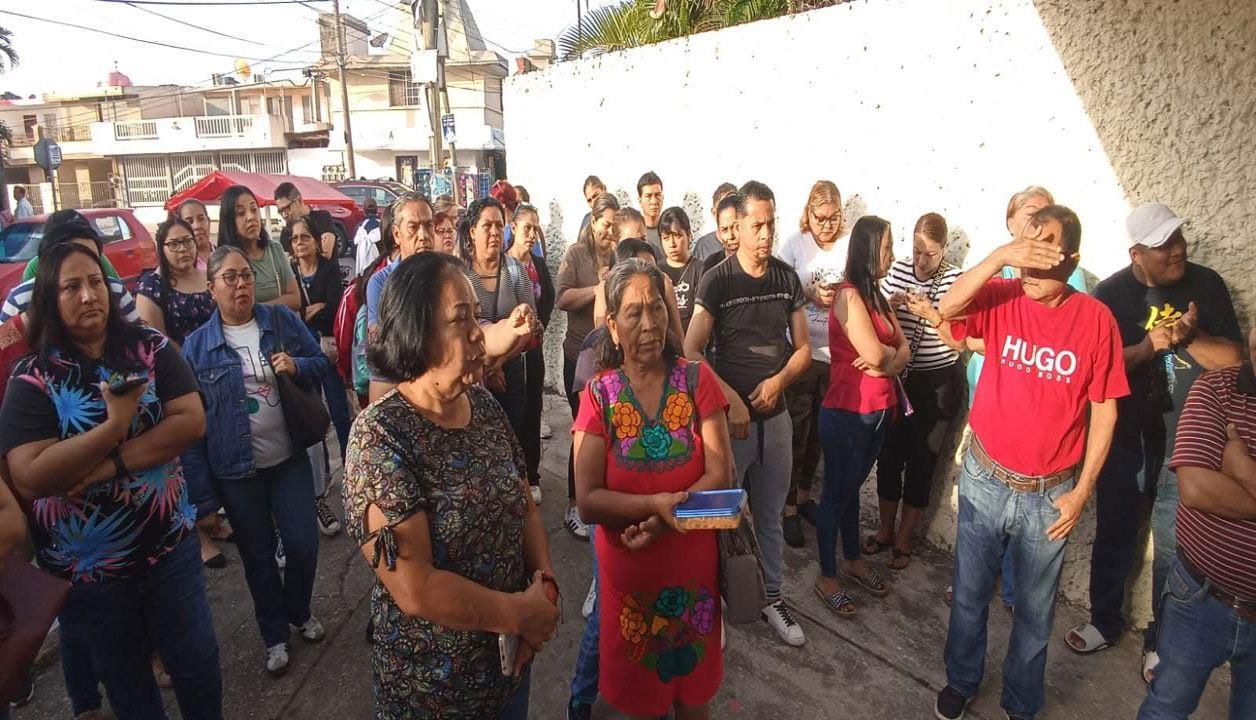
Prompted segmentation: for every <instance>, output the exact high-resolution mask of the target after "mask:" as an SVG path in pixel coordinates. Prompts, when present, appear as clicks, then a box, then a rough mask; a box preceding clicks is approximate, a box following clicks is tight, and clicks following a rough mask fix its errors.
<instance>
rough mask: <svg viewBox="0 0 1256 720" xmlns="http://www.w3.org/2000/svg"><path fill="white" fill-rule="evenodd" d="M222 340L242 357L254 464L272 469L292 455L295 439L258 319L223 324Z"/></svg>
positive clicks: (241, 366)
mask: <svg viewBox="0 0 1256 720" xmlns="http://www.w3.org/2000/svg"><path fill="white" fill-rule="evenodd" d="M222 336H223V339H225V340H226V341H227V345H228V346H230V347H231V349H232V350H235V351H236V354H237V355H239V356H240V369H241V370H242V371H243V373H244V401H245V403H246V404H247V405H248V411H249V431H250V433H251V434H252V436H253V464H254V465H255V466H257V467H258V468H269V467H274V466H276V465H278V464H279V463H281V462H283V461H284V460H287V459H288V458H290V457H292V439H291V438H289V437H288V424H287V422H285V421H284V418H283V405H281V404H280V403H279V387H278V385H277V384H276V382H275V371H274V370H273V369H272V368H271V366H270V358H269V357H266V356H264V355H263V354H262V351H261V331H260V330H259V329H258V327H257V320H256V319H254V320H250V321H249V322H248V323H247V324H245V325H227V324H225V323H224V324H223V326H222Z"/></svg>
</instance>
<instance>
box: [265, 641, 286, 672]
mask: <svg viewBox="0 0 1256 720" xmlns="http://www.w3.org/2000/svg"><path fill="white" fill-rule="evenodd" d="M287 671H288V643H279V644H278V645H271V646H270V647H268V648H266V672H268V673H270V676H271V677H279V676H280V675H283V674H284V673H285V672H287Z"/></svg>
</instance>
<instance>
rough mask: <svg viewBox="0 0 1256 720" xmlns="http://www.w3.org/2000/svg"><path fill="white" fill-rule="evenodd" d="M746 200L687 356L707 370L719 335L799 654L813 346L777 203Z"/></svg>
mask: <svg viewBox="0 0 1256 720" xmlns="http://www.w3.org/2000/svg"><path fill="white" fill-rule="evenodd" d="M730 197H734V198H736V200H735V203H736V215H737V223H736V225H735V228H736V229H735V232H736V234H737V237H738V243H739V244H738V249H737V254H736V255H733V256H731V257H729V258H728V259H727V260H726V261H724V262H722V263H720V264H719V265H718V266H716V267H715V268H714V269H713V270H711V271H710V272H709V273H706V274H705V275H703V276H702V280H701V281H699V283H698V295H697V298H696V305H697V307H696V308H695V309H694V313H693V318H692V319H691V320H690V323H689V331H688V333H686V335H685V356H686V357H688V358H689V359H690V360H704V359H705V358H704V357H703V350H704V349H705V348H706V347H707V341H708V340H710V339H711V337H712V335H713V334H714V337H715V345H716V346H717V347H718V348H719V352H718V353H717V354H716V357H715V362H714V364H713V368H714V370H715V372H716V374H717V376H718V377H719V379H720V385H721V386H722V388H723V390H724V396H725V397H726V398H727V399H728V402H729V406H730V408H729V412H728V422H729V431H730V433H731V435H732V439H733V460H734V463H735V465H736V468H737V470H736V477H737V479H738V484H739V485H741V486H743V487H745V488H746V491H747V492H748V493H749V494H750V509H751V512H752V514H753V516H754V524H755V534H756V535H757V537H758V540H759V548H760V552H761V555H762V560H763V574H764V580H765V582H764V584H765V586H766V588H767V595H768V603H769V604H768V606H767V607H765V608H763V618H764V619H765V620H766V621H767V622H768V625H770V626H771V627H772V629H773V630H775V631H776V632H777V634H779V635H780V636H781V639H783V640H784V641H785V642H786V643H788V644H790V645H795V646H797V645H802V644H803V643H804V642H805V641H806V638H805V637H804V635H803V631H802V627H801V626H800V625H799V624H798V623H797V621H795V620H794V618H793V617H792V616H791V615H790V612H789V610H788V609H787V608H786V607H785V603H784V602H783V601H782V600H781V580H782V575H783V552H784V544H785V542H784V535H783V533H782V529H781V512H782V511H783V510H784V508H785V496H786V495H787V494H788V492H789V478H790V473H791V471H792V469H793V468H792V464H793V424H792V423H791V422H790V419H789V412H788V411H787V409H786V407H785V399H784V392H785V388H787V387H789V385H790V383H792V382H793V381H794V380H795V379H796V378H797V377H798V376H799V375H800V374H801V373H802V372H803V371H804V370H806V369H807V367H808V366H809V365H810V363H811V340H810V337H811V335H810V333H809V332H808V331H807V316H806V314H805V313H804V312H803V307H804V306H805V305H806V304H807V299H806V297H805V296H804V295H803V292H802V283H801V282H799V280H798V274H797V273H795V272H794V271H793V269H792V268H790V267H789V266H788V265H786V264H785V263H783V262H781V261H780V260H778V259H777V258H775V257H773V256H772V242H773V239H774V236H775V234H776V201H775V198H774V197H773V195H772V191H771V190H770V189H768V187H767V186H766V185H764V184H763V183H760V182H755V181H751V182H748V183H746V184H745V185H743V186H742V188H741V191H740V192H739V193H738V194H736V195H733V196H730Z"/></svg>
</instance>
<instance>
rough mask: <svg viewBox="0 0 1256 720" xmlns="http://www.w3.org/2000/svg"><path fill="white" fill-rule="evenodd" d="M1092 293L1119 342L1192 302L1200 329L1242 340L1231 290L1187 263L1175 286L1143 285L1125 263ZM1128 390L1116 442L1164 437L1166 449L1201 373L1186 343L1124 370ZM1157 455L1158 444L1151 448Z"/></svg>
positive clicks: (1130, 341)
mask: <svg viewBox="0 0 1256 720" xmlns="http://www.w3.org/2000/svg"><path fill="white" fill-rule="evenodd" d="M1094 297H1095V298H1096V299H1098V300H1099V301H1100V302H1102V303H1103V304H1104V305H1107V306H1108V309H1109V310H1111V311H1112V314H1113V316H1115V317H1116V322H1117V327H1119V328H1120V330H1121V343H1122V344H1123V345H1125V346H1126V347H1129V346H1131V345H1137V344H1138V343H1141V342H1142V341H1143V339H1144V338H1146V337H1147V331H1148V330H1149V329H1150V328H1152V327H1154V326H1155V324H1156V323H1157V322H1159V321H1160V320H1162V319H1164V318H1165V317H1177V316H1180V315H1182V314H1183V313H1185V312H1186V311H1187V310H1188V309H1189V307H1190V304H1191V303H1192V302H1193V303H1195V307H1196V309H1197V312H1198V316H1199V329H1200V330H1202V331H1203V332H1205V333H1207V334H1209V335H1211V336H1213V337H1219V338H1225V339H1227V340H1233V341H1234V342H1237V343H1241V342H1242V331H1241V330H1240V329H1239V321H1238V318H1237V317H1236V316H1235V313H1234V302H1233V301H1232V300H1231V298H1230V291H1229V290H1228V289H1227V288H1226V286H1225V281H1224V280H1222V279H1221V276H1220V275H1218V274H1217V273H1216V272H1215V271H1213V270H1211V269H1209V268H1206V267H1204V266H1202V265H1196V264H1195V263H1191V262H1188V263H1187V264H1186V272H1185V274H1184V275H1183V276H1182V279H1181V280H1180V281H1178V282H1177V284H1175V285H1170V286H1167V287H1147V286H1146V285H1144V284H1143V283H1141V282H1139V281H1138V279H1137V278H1136V277H1134V270H1133V266H1132V265H1131V266H1129V267H1126V268H1124V269H1122V270H1120V271H1118V272H1117V273H1116V274H1114V275H1112V276H1111V277H1109V278H1107V279H1106V280H1104V281H1103V282H1101V283H1099V284H1098V285H1097V286H1095V291H1094ZM1127 373H1128V377H1129V385H1130V394H1129V395H1128V396H1126V397H1124V398H1121V399H1120V400H1118V401H1117V426H1116V435H1115V438H1114V439H1115V441H1116V442H1119V443H1123V444H1126V445H1130V446H1137V445H1138V444H1139V442H1140V437H1142V438H1148V439H1151V440H1153V441H1156V440H1158V438H1160V437H1164V442H1165V443H1166V445H1165V452H1166V453H1167V452H1169V451H1171V450H1172V448H1173V436H1174V434H1175V433H1176V431H1177V420H1178V415H1179V414H1180V413H1181V411H1182V405H1183V404H1184V403H1185V402H1186V395H1187V393H1188V392H1189V391H1190V389H1191V385H1192V384H1193V383H1194V382H1195V379H1196V378H1198V377H1199V376H1200V375H1202V374H1203V373H1204V369H1203V368H1202V367H1201V366H1200V364H1199V362H1198V361H1197V360H1195V358H1193V357H1191V354H1190V351H1189V350H1187V349H1186V348H1179V349H1178V351H1177V355H1176V357H1175V356H1174V355H1173V354H1169V353H1164V354H1160V355H1157V356H1156V357H1155V358H1153V359H1152V360H1151V362H1150V363H1147V364H1145V365H1142V366H1141V367H1137V368H1133V369H1129V370H1127ZM1150 449H1151V450H1153V454H1158V453H1159V450H1160V448H1159V447H1156V448H1150Z"/></svg>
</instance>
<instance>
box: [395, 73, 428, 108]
mask: <svg viewBox="0 0 1256 720" xmlns="http://www.w3.org/2000/svg"><path fill="white" fill-rule="evenodd" d="M420 96H421V93H420V91H419V86H418V85H416V84H414V82H413V80H412V78H411V77H410V71H409V70H390V71H389V72H388V106H389V107H412V106H415V105H418V104H419V97H420Z"/></svg>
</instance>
